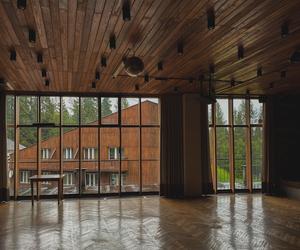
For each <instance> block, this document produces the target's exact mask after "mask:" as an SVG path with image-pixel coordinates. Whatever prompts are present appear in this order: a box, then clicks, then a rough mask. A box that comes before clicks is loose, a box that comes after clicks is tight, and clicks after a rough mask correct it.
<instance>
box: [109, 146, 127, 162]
mask: <svg viewBox="0 0 300 250" xmlns="http://www.w3.org/2000/svg"><path fill="white" fill-rule="evenodd" d="M118 149H119V148H118V147H112V148H108V159H109V160H118V159H120V157H119V152H118ZM121 157H122V159H124V148H121Z"/></svg>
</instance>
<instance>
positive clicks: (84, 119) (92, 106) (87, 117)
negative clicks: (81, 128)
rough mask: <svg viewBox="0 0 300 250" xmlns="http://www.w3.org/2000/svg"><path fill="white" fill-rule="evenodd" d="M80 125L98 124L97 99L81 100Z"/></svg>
mask: <svg viewBox="0 0 300 250" xmlns="http://www.w3.org/2000/svg"><path fill="white" fill-rule="evenodd" d="M81 124H84V125H87V124H88V125H97V124H98V98H97V97H82V98H81Z"/></svg>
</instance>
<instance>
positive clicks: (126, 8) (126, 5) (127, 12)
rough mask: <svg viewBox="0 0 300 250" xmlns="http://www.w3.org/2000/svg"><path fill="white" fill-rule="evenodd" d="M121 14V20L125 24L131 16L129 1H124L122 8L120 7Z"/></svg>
mask: <svg viewBox="0 0 300 250" xmlns="http://www.w3.org/2000/svg"><path fill="white" fill-rule="evenodd" d="M122 12H123V20H124V21H125V22H127V21H130V19H131V15H130V1H129V0H124V2H123V6H122Z"/></svg>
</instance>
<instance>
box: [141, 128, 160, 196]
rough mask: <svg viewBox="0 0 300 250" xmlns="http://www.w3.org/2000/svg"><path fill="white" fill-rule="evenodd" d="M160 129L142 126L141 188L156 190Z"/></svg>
mask: <svg viewBox="0 0 300 250" xmlns="http://www.w3.org/2000/svg"><path fill="white" fill-rule="evenodd" d="M159 179H160V129H159V128H142V183H143V186H142V190H143V192H152V191H155V192H158V191H159V184H160V181H159Z"/></svg>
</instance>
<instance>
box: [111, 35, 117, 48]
mask: <svg viewBox="0 0 300 250" xmlns="http://www.w3.org/2000/svg"><path fill="white" fill-rule="evenodd" d="M109 48H110V49H116V36H115V35H114V34H112V35H111V36H110V37H109Z"/></svg>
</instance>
